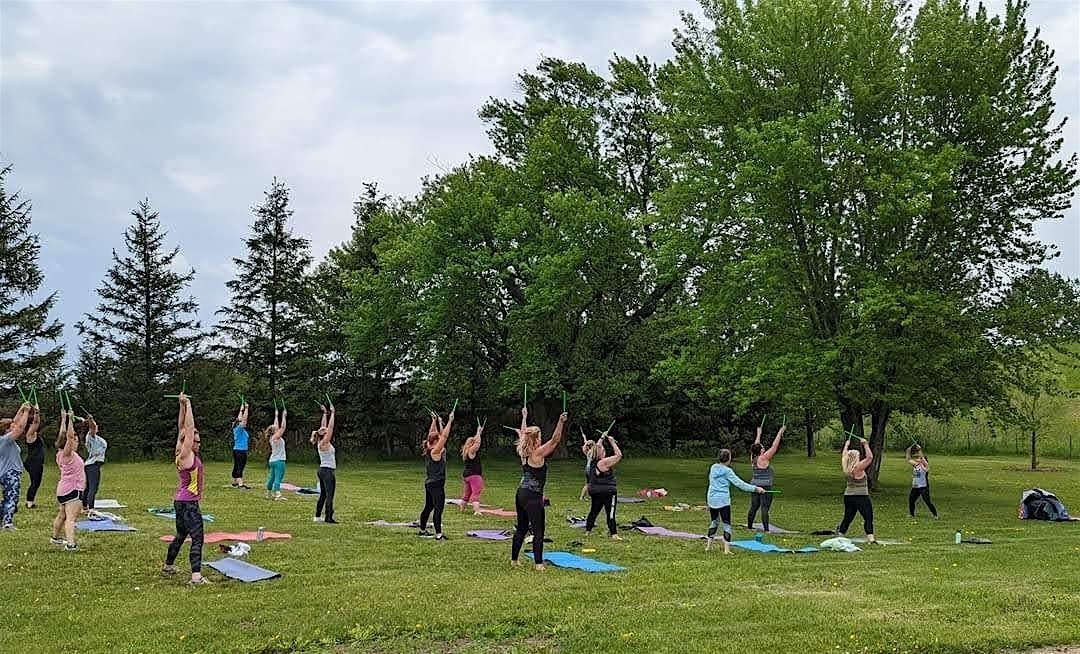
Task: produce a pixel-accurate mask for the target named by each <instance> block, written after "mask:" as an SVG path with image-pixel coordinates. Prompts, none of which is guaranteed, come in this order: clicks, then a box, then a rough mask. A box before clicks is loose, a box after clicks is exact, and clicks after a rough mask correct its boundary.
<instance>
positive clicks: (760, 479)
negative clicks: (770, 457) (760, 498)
mask: <svg viewBox="0 0 1080 654" xmlns="http://www.w3.org/2000/svg"><path fill="white" fill-rule="evenodd" d="M751 467H752V468H753V469H754V476H753V477H751V478H750V483H751V484H753V485H755V486H772V485H773V467H772V461H769V465H767V466H765V467H764V468H759V467H758V466H757V459H754V465H753V466H751Z"/></svg>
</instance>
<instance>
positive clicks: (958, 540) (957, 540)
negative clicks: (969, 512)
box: [956, 529, 962, 545]
mask: <svg viewBox="0 0 1080 654" xmlns="http://www.w3.org/2000/svg"><path fill="white" fill-rule="evenodd" d="M961 540H962V537H961V535H960V530H959V529H957V530H956V544H957V545H959V544H960V541H961Z"/></svg>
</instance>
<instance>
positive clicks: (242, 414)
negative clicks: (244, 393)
mask: <svg viewBox="0 0 1080 654" xmlns="http://www.w3.org/2000/svg"><path fill="white" fill-rule="evenodd" d="M247 421H248V412H247V402H245V403H243V404H241V405H240V411H239V412H237V414H236V424H238V425H240V426H241V427H243V428H245V429H247Z"/></svg>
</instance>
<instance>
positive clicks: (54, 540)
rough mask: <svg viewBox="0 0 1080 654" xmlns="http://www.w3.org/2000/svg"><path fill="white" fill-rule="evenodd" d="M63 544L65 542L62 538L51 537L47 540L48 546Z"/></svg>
mask: <svg viewBox="0 0 1080 654" xmlns="http://www.w3.org/2000/svg"><path fill="white" fill-rule="evenodd" d="M65 542H67V541H65V540H64V539H63V538H57V537H56V536H53V537H52V538H50V539H49V544H51V545H63V544H64V543H65Z"/></svg>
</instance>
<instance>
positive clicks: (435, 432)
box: [416, 411, 454, 540]
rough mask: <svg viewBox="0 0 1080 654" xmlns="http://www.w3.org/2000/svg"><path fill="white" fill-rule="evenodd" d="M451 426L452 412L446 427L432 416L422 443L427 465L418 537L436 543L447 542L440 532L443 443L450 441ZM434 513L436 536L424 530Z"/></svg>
mask: <svg viewBox="0 0 1080 654" xmlns="http://www.w3.org/2000/svg"><path fill="white" fill-rule="evenodd" d="M453 424H454V412H453V411H451V412H450V416H449V417H448V418H447V419H446V425H445V426H443V425H442V419H441V418H440V417H439V416H438V415H437V414H435V413H432V414H431V426H430V427H429V428H428V436H427V440H425V441H424V461H425V462H426V464H427V476H426V477H425V479H424V510H423V511H421V512H420V531H418V532H417V534H416V535H417V536H420V537H421V538H431V537H432V536H434V537H435V540H446V536H444V535H443V530H442V514H443V506H444V505H445V504H446V440H447V439H448V438H450V428H451V427H452V426H453ZM432 513H434V514H435V519H434V523H435V533H434V534H432V533H431V532H429V531H428V530H427V521H428V517H429V516H431V514H432Z"/></svg>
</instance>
